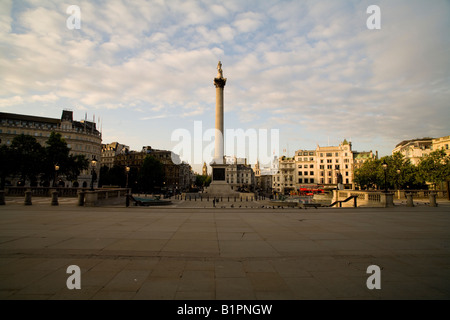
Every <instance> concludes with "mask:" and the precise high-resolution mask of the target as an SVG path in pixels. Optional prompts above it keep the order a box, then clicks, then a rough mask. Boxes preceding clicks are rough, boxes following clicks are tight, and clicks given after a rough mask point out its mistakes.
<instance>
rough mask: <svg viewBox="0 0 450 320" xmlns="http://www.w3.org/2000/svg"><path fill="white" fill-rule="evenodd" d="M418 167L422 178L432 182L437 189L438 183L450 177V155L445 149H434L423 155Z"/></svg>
mask: <svg viewBox="0 0 450 320" xmlns="http://www.w3.org/2000/svg"><path fill="white" fill-rule="evenodd" d="M418 169H419V176H420V178H421V179H422V180H423V181H426V182H429V183H432V184H433V185H434V188H435V189H436V185H437V184H438V183H441V182H444V181H446V180H448V179H449V178H450V157H449V156H447V155H446V153H445V151H444V150H443V149H440V150H436V151H433V152H431V153H430V154H428V155H425V156H424V157H422V159H421V161H420V162H419V165H418Z"/></svg>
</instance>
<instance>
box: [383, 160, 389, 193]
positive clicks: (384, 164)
mask: <svg viewBox="0 0 450 320" xmlns="http://www.w3.org/2000/svg"><path fill="white" fill-rule="evenodd" d="M382 166H383V170H384V192H386V193H387V167H388V165H387V163H386V160H383V164H382Z"/></svg>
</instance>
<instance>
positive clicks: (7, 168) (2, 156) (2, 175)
mask: <svg viewBox="0 0 450 320" xmlns="http://www.w3.org/2000/svg"><path fill="white" fill-rule="evenodd" d="M13 167H14V159H13V156H12V150H11V149H10V148H9V147H8V146H7V145H4V144H3V145H1V146H0V190H3V189H5V184H6V178H7V177H8V176H9V175H11V174H13V172H14V171H13Z"/></svg>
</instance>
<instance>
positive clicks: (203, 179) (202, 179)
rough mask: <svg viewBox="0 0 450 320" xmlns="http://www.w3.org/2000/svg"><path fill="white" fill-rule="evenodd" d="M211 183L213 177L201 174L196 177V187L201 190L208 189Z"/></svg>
mask: <svg viewBox="0 0 450 320" xmlns="http://www.w3.org/2000/svg"><path fill="white" fill-rule="evenodd" d="M210 183H211V176H208V175H200V174H199V175H197V176H196V177H195V185H196V186H197V187H199V188H202V187H208V186H209V184H210Z"/></svg>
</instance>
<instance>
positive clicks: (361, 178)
mask: <svg viewBox="0 0 450 320" xmlns="http://www.w3.org/2000/svg"><path fill="white" fill-rule="evenodd" d="M383 163H386V169H384V167H383ZM385 170H386V185H387V187H388V189H403V190H404V189H427V188H428V184H432V185H433V186H434V188H436V185H438V184H439V183H442V182H446V181H448V180H449V179H450V157H449V156H447V155H446V154H445V151H444V150H436V151H433V152H431V153H430V154H428V155H425V156H423V157H422V159H421V161H420V162H419V164H418V165H417V166H416V165H413V164H412V163H411V162H410V160H409V159H405V157H404V156H403V155H402V154H401V153H399V152H396V153H394V154H393V155H391V156H386V157H383V158H381V159H374V160H368V161H366V162H365V163H363V165H362V166H361V167H360V168H358V169H356V170H355V180H354V181H355V183H357V184H358V185H359V186H360V187H361V188H362V189H383V188H384V186H385Z"/></svg>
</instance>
